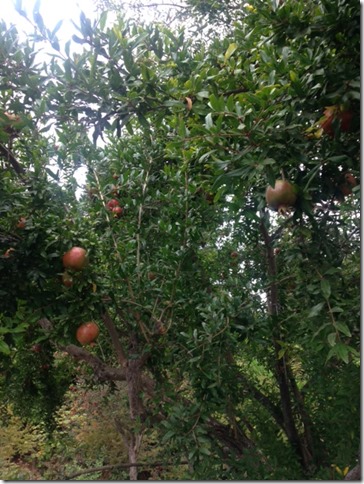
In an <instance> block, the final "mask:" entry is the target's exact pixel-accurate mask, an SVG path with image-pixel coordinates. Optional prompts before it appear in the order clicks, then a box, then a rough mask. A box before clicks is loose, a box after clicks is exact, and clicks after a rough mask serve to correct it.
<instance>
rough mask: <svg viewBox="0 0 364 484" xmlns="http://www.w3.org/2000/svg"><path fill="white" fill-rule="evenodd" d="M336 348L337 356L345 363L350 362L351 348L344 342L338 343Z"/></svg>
mask: <svg viewBox="0 0 364 484" xmlns="http://www.w3.org/2000/svg"><path fill="white" fill-rule="evenodd" d="M334 348H335V349H336V355H337V357H338V358H339V359H340V360H342V361H343V362H344V363H349V348H348V347H347V346H346V345H345V344H344V343H338V344H337V345H336V346H335V347H334Z"/></svg>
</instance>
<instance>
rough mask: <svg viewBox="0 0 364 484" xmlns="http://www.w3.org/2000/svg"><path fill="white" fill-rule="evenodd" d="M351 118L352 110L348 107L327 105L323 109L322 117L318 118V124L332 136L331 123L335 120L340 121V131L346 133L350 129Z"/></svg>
mask: <svg viewBox="0 0 364 484" xmlns="http://www.w3.org/2000/svg"><path fill="white" fill-rule="evenodd" d="M352 119H353V112H352V111H350V110H349V109H345V108H343V107H342V106H337V105H334V106H328V107H327V108H326V109H325V111H324V117H323V118H322V119H321V120H320V125H321V128H322V129H323V130H324V132H325V133H326V134H328V135H329V136H331V137H333V136H334V134H335V132H334V129H333V126H332V124H333V122H334V121H335V120H338V121H339V122H340V131H342V132H343V133H346V132H348V131H349V130H350V126H351V120H352Z"/></svg>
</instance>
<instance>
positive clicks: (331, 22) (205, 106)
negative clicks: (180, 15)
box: [0, 0, 360, 480]
mask: <svg viewBox="0 0 364 484" xmlns="http://www.w3.org/2000/svg"><path fill="white" fill-rule="evenodd" d="M187 5H188V9H187V12H188V16H189V21H190V23H191V25H192V27H191V29H192V31H194V29H196V25H198V23H200V22H203V23H209V24H210V29H208V30H207V31H206V39H204V37H203V35H201V32H200V34H199V35H196V36H195V35H191V34H190V32H189V30H188V29H187V28H183V27H178V28H176V29H174V30H173V31H172V30H171V29H170V28H168V27H167V26H166V25H164V24H161V23H152V24H145V25H143V24H138V23H137V22H135V21H133V20H130V19H127V17H124V16H123V15H122V14H120V15H118V18H117V20H116V21H115V23H113V24H112V25H111V24H110V23H109V22H108V17H107V13H106V11H104V12H102V13H101V15H100V18H99V19H98V20H97V21H95V22H92V21H90V20H89V19H88V18H86V16H84V15H83V14H82V15H81V17H80V23H79V25H77V29H78V30H77V33H76V34H75V35H74V36H73V39H72V43H71V41H70V42H68V43H67V44H66V45H64V46H62V45H60V42H59V41H58V39H57V29H58V28H59V27H60V25H57V26H56V28H55V29H54V30H53V31H51V30H49V29H48V28H47V26H45V25H44V22H43V20H42V16H41V11H40V10H39V6H37V5H36V7H35V9H34V12H33V17H31V15H30V20H31V21H32V22H33V23H34V26H35V30H34V32H35V33H34V35H33V36H30V37H29V38H28V40H27V41H23V42H21V41H20V40H19V38H18V34H17V31H16V28H15V27H14V26H8V25H6V24H5V23H4V22H2V23H1V28H0V56H1V59H0V60H1V63H0V66H1V67H0V69H1V70H0V72H1V87H0V157H1V178H0V216H1V219H0V223H1V225H0V253H1V254H2V255H1V256H0V270H1V279H0V295H1V306H0V318H1V328H0V337H1V339H0V351H1V353H2V358H1V380H0V389H1V395H2V399H3V402H5V403H6V404H7V405H8V406H7V407H6V409H7V410H6V412H10V410H9V408H11V412H14V413H15V414H16V416H17V417H16V418H18V417H20V418H22V419H23V420H24V421H25V422H27V425H34V426H36V425H42V426H44V427H42V433H41V438H40V440H41V441H42V442H43V440H42V439H51V440H52V435H53V439H58V438H59V435H60V434H59V432H60V420H59V412H60V409H62V408H63V409H64V408H65V407H64V406H65V405H67V402H68V405H70V403H69V398H70V397H69V388H70V385H71V387H72V385H74V384H75V383H74V382H75V381H76V382H77V381H78V380H77V379H78V376H79V372H80V367H79V363H78V361H79V360H81V361H82V362H83V364H84V365H85V366H84V369H83V370H82V371H83V372H85V371H86V374H87V375H88V378H89V380H90V385H91V383H92V385H94V386H95V385H96V388H97V385H100V395H102V399H103V400H102V401H103V404H102V408H103V409H105V406H106V407H107V405H109V410H110V413H109V414H108V415H109V420H108V421H107V417H106V416H105V415H107V412H106V414H105V410H103V412H104V413H100V415H99V418H100V420H101V421H102V422H106V421H107V423H104V424H103V425H102V428H103V429H104V428H107V426H110V427H111V428H113V429H114V430H113V431H112V430H110V436H112V435H113V437H112V439H115V440H117V438H118V436H119V438H120V439H121V440H120V449H121V450H120V454H117V455H118V458H120V459H121V460H123V462H129V464H137V463H140V462H141V461H143V460H144V462H146V461H149V462H150V463H151V464H152V463H153V460H154V461H155V462H156V461H158V460H161V459H162V460H163V461H164V462H168V464H174V465H175V469H180V470H179V471H176V472H175V474H173V471H171V470H170V471H169V472H170V474H168V475H167V474H166V475H165V476H164V477H163V475H161V476H160V475H159V474H158V476H157V474H155V472H156V471H155V468H153V469H154V471H153V472H154V474H153V476H154V477H155V478H162V479H163V478H168V476H172V478H177V479H188V478H192V479H230V480H232V479H238V480H239V479H250V480H254V479H288V478H289V479H334V478H335V477H339V478H340V477H341V476H342V474H343V472H344V473H346V472H347V470H348V468H351V467H353V466H354V465H355V463H356V458H357V452H358V447H359V440H360V431H359V417H360V411H359V408H360V368H359V356H360V355H359V345H360V340H359V336H360V321H359V312H360V291H359V287H360V239H359V233H360V232H359V231H360V225H359V217H360V186H359V184H360V178H359V177H360V165H359V164H360V156H359V148H360V146H359V144H360V104H359V102H360V78H359V75H360V73H359V65H360V54H359V53H360V49H359V45H360V27H359V25H360V23H359V22H360V20H359V19H360V15H359V10H360V6H359V4H358V2H354V0H346V1H344V0H342V1H339V2H331V1H326V0H309V1H301V0H284V1H276V0H272V1H269V2H267V1H260V0H252V1H251V2H250V3H249V4H245V5H244V7H242V8H237V5H235V4H234V3H233V2H232V3H231V4H230V3H229V2H224V1H221V2H196V1H192V0H191V2H187ZM229 5H230V7H229ZM17 9H18V11H19V13H20V14H21V15H23V16H27V15H28V14H27V13H26V12H25V11H24V10H22V5H21V2H19V1H18V2H17ZM221 12H223V15H222V14H221ZM185 14H186V11H185ZM194 22H195V23H194ZM214 26H216V32H215V36H214V35H212V33H213V30H214ZM203 32H204V31H202V33H203ZM44 46H46V47H44ZM41 47H42V48H43V51H42V53H41V57H39V56H40V54H39V53H38V50H39V49H40V48H41ZM45 51H46V52H47V54H46V52H45ZM44 56H46V57H45V59H46V60H45V61H44V63H43V60H42V59H43V58H44ZM328 106H331V108H329V110H328V111H327V107H328ZM325 110H326V111H325ZM9 113H10V114H9ZM342 113H349V114H348V115H347V114H345V116H347V120H349V121H348V126H346V124H344V123H347V120H346V121H344V117H343V115H342ZM328 118H329V121H327V120H328ZM345 119H346V118H345ZM324 121H326V125H323V123H324ZM328 123H329V124H330V126H329V128H327V125H328ZM79 168H83V169H84V170H85V171H86V186H85V187H84V189H82V190H80V187H79V186H78V184H79V182H78V177H77V173H78V171H77V170H78V169H79ZM281 178H283V179H287V180H289V181H290V182H291V183H293V184H294V185H295V190H296V191H297V201H296V202H295V203H294V207H291V209H290V210H282V211H279V212H274V211H272V210H270V209H268V207H267V206H266V201H265V191H266V188H267V186H268V185H272V186H274V183H275V180H276V179H281ZM81 188H82V187H81ZM110 200H117V202H112V203H111V205H110V204H109V205H108V203H109V202H110ZM112 206H114V207H115V206H120V207H122V210H121V211H119V212H114V211H112V209H110V208H112ZM21 219H22V220H21ZM20 220H21V223H20ZM75 246H76V247H82V248H85V249H86V250H87V253H88V260H89V263H88V264H86V265H85V267H84V268H82V270H77V271H73V270H72V269H67V270H66V269H65V268H64V267H63V264H62V257H63V255H64V254H65V252H67V251H68V250H69V249H71V248H72V247H75ZM65 272H66V273H67V274H66V276H65ZM65 277H66V279H65ZM65 280H67V281H68V282H67V284H65ZM89 321H94V322H96V323H97V325H98V326H99V328H100V335H99V336H98V338H97V340H96V341H95V342H93V343H91V344H90V345H86V346H84V347H81V345H80V344H79V343H78V342H77V340H76V331H77V328H78V327H79V326H80V325H81V324H83V323H85V322H89ZM86 369H87V370H86ZM82 374H83V373H82ZM67 391H68V393H67ZM115 395H118V398H116V397H115ZM120 395H121V396H120ZM67 398H68V400H67ZM98 398H101V397H98ZM62 405H63V407H62ZM100 408H101V407H100ZM79 409H80V412H81V411H82V408H81V406H79ZM11 415H12V414H11ZM57 416H58V417H57ZM12 418H13V417H12ZM14 418H15V417H14ZM80 418H81V417H80ZM92 418H94V419H97V414H96V416H95V414H94V415H93V417H92ZM96 421H97V420H96ZM7 422H9V417H4V418H3V419H2V421H1V425H2V426H6V425H7ZM14 425H15V424H14ZM16 425H17V424H16ZM35 428H38V427H35ZM98 429H99V430H98V431H99V432H100V442H102V441H103V440H102V439H103V438H104V437H102V434H103V432H102V429H101V428H100V427H98ZM43 432H44V434H43ZM57 432H58V434H57ZM112 432H114V434H115V435H114V434H113V433H112ZM35 434H36V432H35ZM16 435H18V434H16ZM32 435H33V433H32ZM57 435H58V437H57ZM82 435H83V434H82ZM55 436H56V437H55ZM88 438H89V437H85V440H87V439H88ZM143 439H144V440H143ZM79 441H80V442H81V443H82V438H81V439H80V440H79ZM145 442H147V444H145ZM81 443H80V446H81ZM152 443H153V444H152ZM34 445H36V443H35V444H34ZM37 445H38V444H37ZM42 445H43V444H42ZM100 445H101V444H100ZM145 445H146V447H145ZM143 446H144V447H143ZM148 446H149V447H148ZM153 446H154V447H153ZM103 448H104V447H103ZM105 448H106V451H105V452H108V451H109V450H108V449H109V447H108V446H106V447H105ZM105 448H104V449H105ZM110 448H111V447H110ZM149 448H154V450H153V452H151V451H150V452H149V451H148V450H146V449H149ZM14 452H15V453H16V452H17V451H16V450H15V451H14ZM26 452H28V451H27V450H26V451H25V453H26ZM143 452H144V453H143ZM148 452H149V454H148ZM140 453H141V454H140ZM148 456H149V457H148ZM7 459H8V457H7ZM7 462H8V461H7ZM108 462H112V463H113V462H114V460H113V459H109V460H108ZM186 463H187V464H188V466H186V465H185V464H186ZM83 464H85V461H83ZM179 464H181V466H180V467H178V465H179ZM85 465H86V464H85ZM87 465H89V466H90V467H97V466H99V465H100V462H98V461H97V462H96V459H95V462H94V463H92V462H90V461H87ZM335 468H336V470H335ZM344 469H345V471H343V470H344ZM123 472H124V473H125V470H124V471H123ZM138 472H140V469H139V471H138V467H136V466H133V465H131V467H130V478H131V479H136V478H137V475H138ZM148 472H149V471H148ZM166 476H167V477H166ZM63 477H64V476H63V475H62V478H63ZM119 477H120V475H119Z"/></svg>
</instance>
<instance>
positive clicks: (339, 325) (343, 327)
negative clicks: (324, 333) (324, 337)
mask: <svg viewBox="0 0 364 484" xmlns="http://www.w3.org/2000/svg"><path fill="white" fill-rule="evenodd" d="M335 328H336V329H337V330H338V331H340V333H343V334H345V336H348V337H349V338H350V336H351V332H350V329H349V328H348V327H347V325H346V324H345V323H336V324H335Z"/></svg>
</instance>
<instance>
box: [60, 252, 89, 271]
mask: <svg viewBox="0 0 364 484" xmlns="http://www.w3.org/2000/svg"><path fill="white" fill-rule="evenodd" d="M62 261H63V266H64V267H65V268H66V269H73V270H74V271H82V269H84V268H85V267H86V266H87V264H88V256H87V252H86V250H85V249H83V248H82V247H72V249H70V250H69V251H68V252H66V253H65V254H64V255H63V258H62Z"/></svg>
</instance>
